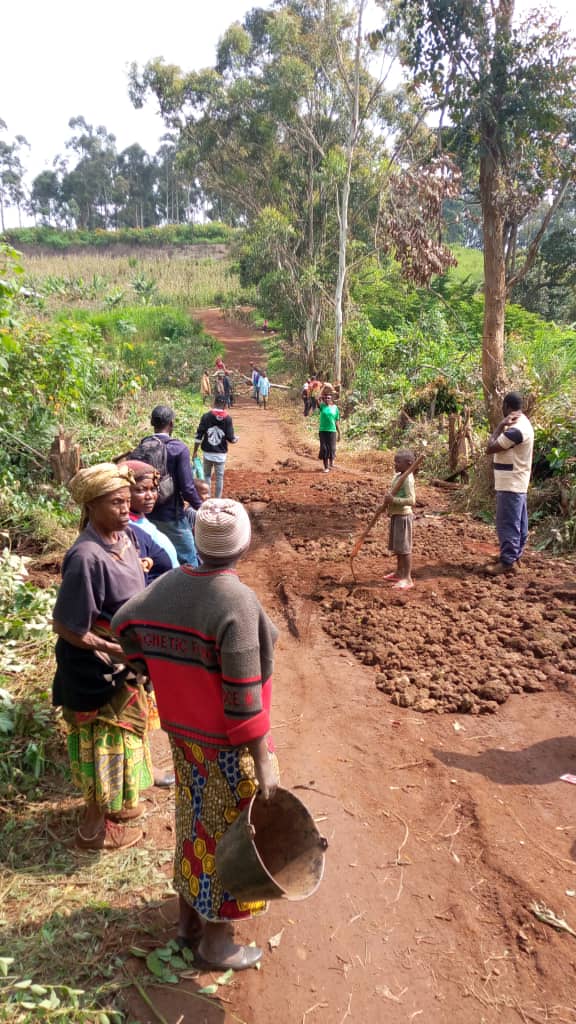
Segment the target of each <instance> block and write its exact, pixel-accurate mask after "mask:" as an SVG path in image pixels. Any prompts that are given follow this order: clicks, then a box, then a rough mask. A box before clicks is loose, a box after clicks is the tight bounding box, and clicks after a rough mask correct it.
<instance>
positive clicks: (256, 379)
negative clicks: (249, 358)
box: [250, 363, 260, 405]
mask: <svg viewBox="0 0 576 1024" xmlns="http://www.w3.org/2000/svg"><path fill="white" fill-rule="evenodd" d="M250 365H251V367H252V398H253V399H254V401H255V402H256V405H258V392H259V387H260V370H259V369H258V367H257V366H254V363H251V364H250Z"/></svg>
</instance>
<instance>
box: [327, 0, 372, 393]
mask: <svg viewBox="0 0 576 1024" xmlns="http://www.w3.org/2000/svg"><path fill="white" fill-rule="evenodd" d="M365 2H366V0H359V4H358V21H357V26H356V47H355V54H354V81H353V83H352V86H351V87H350V96H349V98H350V124H349V128H348V142H347V146H346V176H345V178H344V184H343V185H342V191H341V194H340V197H339V202H338V275H337V278H336V291H335V295H334V380H335V381H340V380H341V379H342V341H343V338H344V285H345V283H346V271H347V264H346V251H347V246H348V206H349V201H350V180H351V178H352V162H353V160H354V150H355V147H356V141H357V138H358V122H359V118H360V59H361V55H362V16H363V14H364V6H365Z"/></svg>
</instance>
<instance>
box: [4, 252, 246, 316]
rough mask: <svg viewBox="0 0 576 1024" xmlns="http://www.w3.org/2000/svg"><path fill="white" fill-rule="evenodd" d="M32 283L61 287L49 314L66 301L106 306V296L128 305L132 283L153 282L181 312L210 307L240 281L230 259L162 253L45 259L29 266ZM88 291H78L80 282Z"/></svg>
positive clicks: (134, 298) (85, 254)
mask: <svg viewBox="0 0 576 1024" xmlns="http://www.w3.org/2000/svg"><path fill="white" fill-rule="evenodd" d="M24 264H25V269H26V272H27V280H28V283H29V284H30V285H31V286H32V288H40V287H41V285H42V283H43V282H45V281H46V279H47V278H49V279H52V280H53V281H58V282H61V283H62V285H63V286H64V293H62V292H61V291H59V292H57V293H55V294H52V295H49V296H48V298H47V305H48V308H49V310H51V311H54V310H57V309H60V308H61V306H62V302H63V298H66V299H67V300H70V298H72V299H73V300H74V304H78V305H81V306H84V307H85V306H92V305H94V303H96V304H97V305H100V306H101V305H102V303H103V302H104V300H105V298H106V296H107V295H110V294H111V293H113V292H117V291H123V292H124V298H123V302H124V303H125V304H130V303H133V302H135V301H137V299H138V297H137V295H136V293H135V291H134V289H133V281H134V279H135V278H137V277H139V276H143V277H145V278H152V279H153V280H154V282H155V285H156V290H157V294H158V296H159V297H160V300H161V301H166V302H170V303H174V304H179V305H182V306H188V307H191V306H210V305H212V304H214V303H215V300H216V299H217V298H220V301H224V300H225V299H226V297H227V296H231V295H234V294H236V293H237V292H238V290H239V284H238V278H237V276H236V275H235V274H234V273H233V272H232V269H231V268H232V263H231V261H230V260H228V259H223V260H211V259H204V260H199V259H193V258H191V257H190V256H187V255H186V253H185V252H182V251H172V250H167V251H161V252H158V253H150V254H146V255H139V256H119V255H114V254H110V253H106V254H104V253H101V252H82V253H74V254H67V255H55V254H40V255H30V256H26V258H25V260H24ZM80 280H81V281H82V282H83V285H84V286H85V287H84V288H83V287H79V286H78V282H79V281H80Z"/></svg>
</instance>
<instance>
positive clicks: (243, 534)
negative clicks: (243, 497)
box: [194, 498, 252, 558]
mask: <svg viewBox="0 0 576 1024" xmlns="http://www.w3.org/2000/svg"><path fill="white" fill-rule="evenodd" d="M251 535H252V530H251V527H250V518H249V516H248V513H247V511H246V509H245V508H244V506H243V505H241V504H240V502H239V501H233V500H232V498H208V500H207V501H205V502H203V503H202V505H201V506H200V508H199V509H198V511H197V513H196V522H195V525H194V537H195V540H196V547H197V548H198V550H199V551H200V552H201V553H202V554H204V555H212V557H213V558H233V557H234V556H235V555H239V554H240V552H241V551H244V549H245V548H247V547H248V545H249V543H250V537H251Z"/></svg>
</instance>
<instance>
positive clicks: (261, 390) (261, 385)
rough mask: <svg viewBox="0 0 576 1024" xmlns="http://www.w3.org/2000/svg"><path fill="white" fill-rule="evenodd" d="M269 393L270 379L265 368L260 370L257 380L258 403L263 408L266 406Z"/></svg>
mask: <svg viewBox="0 0 576 1024" xmlns="http://www.w3.org/2000/svg"><path fill="white" fill-rule="evenodd" d="M269 394H270V381H269V380H268V374H267V373H266V370H262V373H261V374H260V380H259V381H258V405H261V406H262V407H263V408H264V409H267V408H268V395H269Z"/></svg>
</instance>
